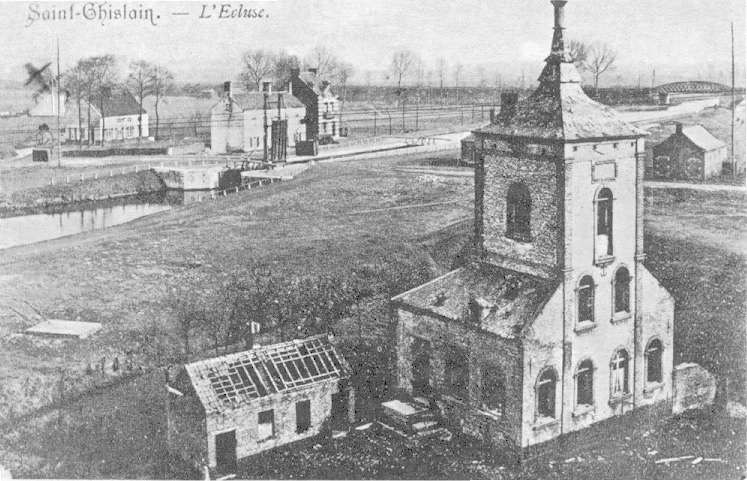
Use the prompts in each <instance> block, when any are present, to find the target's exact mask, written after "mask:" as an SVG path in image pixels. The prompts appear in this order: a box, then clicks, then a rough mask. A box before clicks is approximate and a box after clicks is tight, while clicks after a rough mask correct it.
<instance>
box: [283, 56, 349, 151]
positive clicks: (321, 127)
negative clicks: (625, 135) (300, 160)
mask: <svg viewBox="0 0 747 481" xmlns="http://www.w3.org/2000/svg"><path fill="white" fill-rule="evenodd" d="M290 89H291V92H292V94H293V95H294V96H295V97H296V98H297V99H298V100H300V101H301V102H302V103H303V104H304V105H305V106H306V117H305V118H304V123H305V124H306V138H307V139H308V140H312V139H323V138H328V139H336V138H338V137H340V107H339V103H340V101H339V99H338V98H337V97H336V96H335V94H334V93H333V92H332V85H331V84H330V83H329V82H328V81H327V80H324V79H322V78H320V77H319V75H318V74H317V69H315V68H310V69H308V70H307V71H306V72H301V70H300V69H298V68H293V69H291V78H290Z"/></svg>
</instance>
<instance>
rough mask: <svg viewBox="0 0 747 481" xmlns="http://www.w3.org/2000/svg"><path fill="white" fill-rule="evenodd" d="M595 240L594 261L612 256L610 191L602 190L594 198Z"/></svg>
mask: <svg viewBox="0 0 747 481" xmlns="http://www.w3.org/2000/svg"><path fill="white" fill-rule="evenodd" d="M596 211H597V223H596V227H597V228H596V238H595V242H594V251H595V257H596V259H603V258H606V257H610V256H612V191H611V190H609V189H608V188H606V187H605V188H604V189H602V190H600V191H599V193H598V194H597V198H596Z"/></svg>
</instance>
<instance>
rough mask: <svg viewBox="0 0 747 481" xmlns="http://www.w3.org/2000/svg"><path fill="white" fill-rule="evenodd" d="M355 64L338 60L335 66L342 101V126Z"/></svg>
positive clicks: (336, 80)
mask: <svg viewBox="0 0 747 481" xmlns="http://www.w3.org/2000/svg"><path fill="white" fill-rule="evenodd" d="M353 71H354V70H353V65H352V64H350V63H348V62H341V61H338V62H337V66H336V68H335V82H336V83H337V85H339V86H340V90H341V92H342V96H341V98H342V101H341V102H340V127H342V114H343V111H344V110H345V100H346V98H347V94H348V80H349V79H350V77H351V76H352V75H353Z"/></svg>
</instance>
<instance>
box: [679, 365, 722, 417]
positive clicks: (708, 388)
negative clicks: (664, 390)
mask: <svg viewBox="0 0 747 481" xmlns="http://www.w3.org/2000/svg"><path fill="white" fill-rule="evenodd" d="M673 380H674V399H673V404H672V412H673V413H674V414H679V413H681V412H683V411H687V410H689V409H702V408H704V407H706V406H708V405H710V404H713V400H714V399H715V398H716V379H715V378H714V377H713V375H712V374H711V373H709V372H708V371H706V370H705V369H704V368H702V367H701V366H699V365H698V364H695V363H687V364H684V363H683V364H678V365H677V367H675V368H674V376H673Z"/></svg>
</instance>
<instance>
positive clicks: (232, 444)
mask: <svg viewBox="0 0 747 481" xmlns="http://www.w3.org/2000/svg"><path fill="white" fill-rule="evenodd" d="M215 464H216V467H217V469H218V472H221V473H235V472H236V431H228V432H227V433H220V434H217V435H216V436H215Z"/></svg>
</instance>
